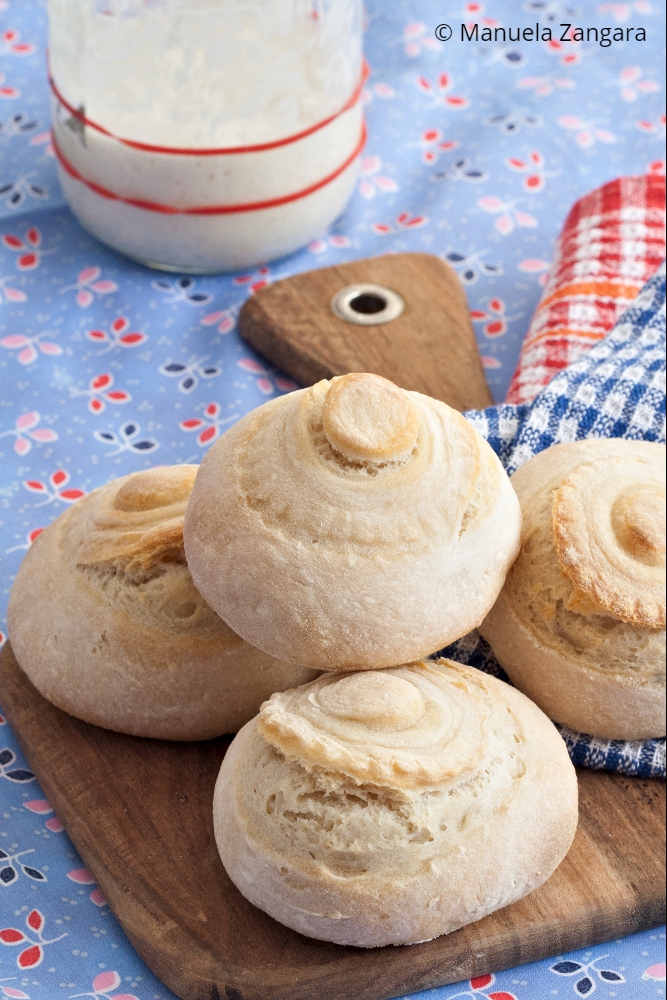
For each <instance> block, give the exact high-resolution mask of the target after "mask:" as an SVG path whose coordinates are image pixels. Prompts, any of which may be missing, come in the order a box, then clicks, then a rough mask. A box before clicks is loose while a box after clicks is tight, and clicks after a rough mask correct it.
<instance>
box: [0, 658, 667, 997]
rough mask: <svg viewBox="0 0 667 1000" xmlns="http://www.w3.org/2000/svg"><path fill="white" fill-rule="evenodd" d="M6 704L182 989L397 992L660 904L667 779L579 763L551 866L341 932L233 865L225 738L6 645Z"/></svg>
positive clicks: (171, 983) (453, 977)
mask: <svg viewBox="0 0 667 1000" xmlns="http://www.w3.org/2000/svg"><path fill="white" fill-rule="evenodd" d="M0 689H1V691H2V705H3V709H4V711H5V713H6V715H7V718H8V719H9V722H10V724H11V726H12V728H13V730H14V732H15V733H16V736H17V738H18V740H19V742H20V744H21V746H22V748H23V751H24V753H25V756H26V758H27V759H28V761H29V763H30V766H31V767H32V768H33V770H34V772H35V774H36V775H37V778H38V779H39V782H40V784H41V786H42V788H43V790H44V792H45V793H46V795H47V796H48V798H49V800H50V802H51V804H52V805H53V807H54V809H55V810H56V812H57V814H58V816H59V817H60V819H61V820H62V822H63V823H64V825H65V828H66V829H67V832H68V833H69V835H70V837H71V839H72V841H73V843H74V845H75V847H76V848H77V850H78V851H79V853H80V855H81V857H82V858H83V860H84V862H85V863H86V865H87V866H88V868H89V869H90V871H91V872H92V873H93V875H94V876H95V878H96V880H97V882H98V884H99V885H100V887H101V888H102V890H103V892H104V893H105V895H106V897H107V899H108V900H109V904H110V906H111V908H112V910H113V911H114V913H115V914H116V916H117V917H118V919H119V920H120V922H121V924H122V925H123V928H124V929H125V931H126V933H127V935H128V937H129V939H130V941H131V942H132V944H133V945H134V947H135V948H136V949H137V951H138V952H139V954H140V955H141V956H142V958H143V959H144V960H145V962H146V963H147V965H148V966H149V967H150V968H151V969H152V970H153V972H154V973H155V974H156V976H157V977H158V978H159V979H161V980H162V981H163V982H164V983H165V984H166V985H167V986H168V987H169V988H170V989H172V990H173V991H174V993H176V994H177V995H178V996H179V997H182V998H183V1000H313V998H314V997H317V998H318V1000H386V998H389V997H396V996H399V995H403V994H404V993H409V992H413V991H416V990H423V989H427V988H429V987H434V986H440V985H442V984H445V983H451V982H458V981H459V980H462V979H467V978H468V977H470V976H473V975H480V974H483V973H486V972H492V971H499V970H501V969H506V968H509V967H513V966H516V965H520V964H522V963H524V962H531V961H534V960H536V959H540V958H544V957H545V956H548V955H558V954H561V953H562V952H565V951H568V950H571V949H573V948H582V947H585V946H587V945H591V944H594V943H596V942H599V941H605V940H609V939H610V938H615V937H618V936H619V935H623V934H628V933H632V932H633V931H639V930H642V929H644V928H647V927H652V926H654V925H656V924H658V923H660V922H661V921H662V920H663V919H664V911H665V889H664V887H665V860H664V835H665V787H664V785H663V783H662V782H659V781H655V780H654V781H644V780H640V779H637V778H624V777H621V776H620V775H610V774H605V773H603V772H597V773H596V772H592V771H579V787H580V823H579V828H578V831H577V834H576V837H575V840H574V844H573V845H572V848H571V850H570V852H569V854H568V855H567V857H566V858H565V860H564V861H563V863H562V864H561V865H560V867H559V868H558V869H557V871H556V872H555V873H554V875H553V876H552V877H551V878H550V879H549V881H548V882H547V883H546V884H545V885H543V886H542V887H541V888H540V889H538V890H537V891H536V892H534V893H531V895H529V896H527V897H526V898H525V899H523V900H520V901H519V902H518V903H514V904H512V905H511V906H508V907H505V909H503V910H500V911H498V912H497V913H493V914H491V915H490V916H488V917H486V918H485V919H484V920H480V921H478V922H477V923H475V924H471V925H469V926H468V927H464V928H463V929H462V930H460V931H456V932H455V933H453V934H449V935H447V936H445V937H440V938H437V939H436V940H435V941H430V942H428V943H427V944H420V945H412V946H411V947H398V948H392V947H389V948H378V949H373V950H366V949H360V948H359V949H358V948H343V947H340V946H338V945H333V944H326V943H324V942H321V941H314V940H311V939H309V938H305V937H302V936H301V935H300V934H296V933H295V932H294V931H291V930H289V929H288V928H286V927H283V926H282V925H280V924H278V923H276V922H275V921H274V920H272V919H271V918H270V917H268V916H267V915H266V914H264V913H262V912H261V911H260V910H257V909H255V908H254V907H253V906H251V905H250V903H248V902H247V901H246V900H245V899H244V898H243V896H241V894H240V893H239V892H238V891H237V889H236V888H235V887H234V885H233V884H232V883H231V882H230V880H229V879H228V878H227V875H226V873H225V870H224V868H223V867H222V865H221V863H220V861H219V859H218V855H217V851H216V848H215V841H214V837H213V820H212V814H211V802H212V797H213V786H214V783H215V779H216V776H217V773H218V769H219V766H220V761H221V760H222V758H223V756H224V754H225V750H226V749H227V746H228V744H229V738H222V739H219V740H211V741H209V742H204V743H190V744H188V743H170V742H167V741H160V740H142V739H138V738H135V737H131V736H122V735H120V734H118V733H111V732H108V731H106V730H104V729H98V728H97V727H96V726H91V725H88V724H87V723H85V722H79V721H78V720H77V719H73V718H72V717H70V716H68V715H66V714H65V713H64V712H61V711H60V710H59V709H57V708H55V707H54V706H53V705H51V704H49V702H47V701H45V700H44V699H43V698H42V697H41V695H40V694H39V693H38V692H37V691H36V690H35V688H34V687H33V686H32V684H31V683H30V681H29V680H28V679H27V677H26V676H25V674H23V672H22V671H21V669H20V667H19V666H18V664H17V662H16V660H15V658H14V656H13V653H12V651H11V648H10V647H9V646H7V647H5V649H4V650H3V652H2V655H1V656H0Z"/></svg>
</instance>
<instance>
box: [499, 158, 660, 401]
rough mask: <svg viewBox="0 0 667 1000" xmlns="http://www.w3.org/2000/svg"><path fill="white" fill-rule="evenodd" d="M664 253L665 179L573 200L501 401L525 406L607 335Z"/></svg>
mask: <svg viewBox="0 0 667 1000" xmlns="http://www.w3.org/2000/svg"><path fill="white" fill-rule="evenodd" d="M664 256H665V178H664V177H660V176H655V175H649V176H646V177H620V178H618V180H615V181H610V182H609V183H608V184H605V185H604V186H603V187H601V188H597V190H595V191H591V193H590V194H587V195H585V197H583V198H581V199H580V200H579V201H578V202H576V203H575V205H574V207H573V208H572V210H571V212H570V214H569V215H568V217H567V220H566V222H565V226H564V227H563V231H562V233H561V234H560V236H559V238H558V241H557V243H556V252H555V255H554V259H553V262H552V265H551V269H550V272H549V279H548V281H547V284H546V288H545V290H544V294H543V296H542V299H541V301H540V304H539V305H538V307H537V309H536V310H535V315H534V316H533V320H532V323H531V325H530V329H529V331H528V333H527V335H526V339H525V340H524V342H523V346H522V348H521V354H520V355H519V363H518V365H517V369H516V371H515V373H514V376H513V377H512V382H511V384H510V387H509V392H508V394H507V402H508V403H529V402H531V400H533V399H534V398H535V396H536V395H537V393H538V392H539V391H540V390H541V389H542V388H544V386H545V385H546V384H547V383H548V382H550V381H551V379H552V378H553V376H554V375H555V374H556V373H557V372H558V371H560V370H561V368H566V367H567V366H568V365H570V364H572V363H573V362H574V361H577V360H578V359H579V358H580V357H581V356H582V355H583V354H585V353H586V351H588V350H590V348H591V347H593V345H594V344H595V343H597V341H599V340H601V339H602V338H603V337H605V336H606V335H607V334H608V333H609V331H610V330H611V328H612V327H613V326H614V324H615V323H616V321H617V319H618V318H619V317H620V315H621V313H623V312H625V310H626V309H627V307H628V305H629V304H630V302H631V301H632V299H634V297H635V296H636V295H637V294H638V293H639V291H640V289H641V288H642V287H643V285H644V284H645V283H646V281H648V279H649V278H650V277H651V275H652V274H654V273H655V271H656V270H657V269H658V267H659V265H660V263H661V261H662V259H663V258H664Z"/></svg>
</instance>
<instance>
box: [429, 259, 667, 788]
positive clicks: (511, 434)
mask: <svg viewBox="0 0 667 1000" xmlns="http://www.w3.org/2000/svg"><path fill="white" fill-rule="evenodd" d="M465 416H466V417H467V419H468V420H469V421H470V423H471V424H472V425H473V427H475V428H476V429H477V430H478V431H479V432H480V434H482V435H483V436H484V437H485V438H486V439H487V441H488V442H489V444H490V445H491V447H492V448H493V450H494V451H495V452H496V454H497V455H498V456H499V458H500V460H501V461H502V463H503V465H504V466H505V468H506V470H507V472H508V473H509V474H510V475H511V474H512V473H513V472H515V471H516V470H517V469H518V468H519V466H520V465H523V463H524V462H525V461H527V460H528V459H529V458H532V456H533V455H536V454H537V453H538V452H540V451H543V450H544V449H545V448H549V447H550V446H551V445H552V444H559V443H561V442H563V441H578V440H581V439H582V438H591V437H595V438H615V437H616V438H632V439H634V440H642V441H659V442H662V443H664V441H665V264H664V263H663V264H662V266H661V267H660V269H659V270H658V271H657V272H656V274H655V275H654V276H653V277H652V278H651V280H650V281H648V282H647V283H646V285H645V286H644V288H643V289H642V291H641V292H640V294H639V295H638V296H637V298H636V299H635V301H634V302H633V304H632V306H631V307H630V308H629V309H628V310H627V312H625V313H624V314H623V316H622V317H621V319H620V320H619V322H618V323H617V324H616V326H615V327H614V329H613V330H612V332H611V333H610V334H609V336H608V337H605V339H604V340H602V341H601V342H600V343H599V344H598V345H597V346H596V347H594V348H592V350H591V351H589V353H588V354H586V355H585V357H584V358H582V359H581V361H578V362H577V363H576V364H574V365H570V367H569V368H566V369H564V370H563V371H562V372H560V373H559V374H558V375H556V377H555V378H554V379H552V381H551V382H550V383H549V385H548V386H546V388H545V389H543V390H542V392H541V393H540V394H539V395H538V396H537V397H536V399H535V400H534V401H533V402H532V403H531V404H528V405H525V406H510V405H508V404H502V405H500V406H491V407H489V408H488V409H486V410H470V411H469V412H468V413H466V414H465ZM442 655H443V656H448V657H450V658H451V659H453V660H458V661H459V662H461V663H468V664H470V665H471V666H474V667H478V668H479V669H480V670H485V671H486V672H487V673H492V674H494V675H495V676H501V677H503V679H505V680H507V677H506V675H505V674H504V673H503V671H502V668H501V667H500V665H499V664H498V662H497V660H496V659H495V657H494V656H493V653H492V652H491V649H490V648H489V646H488V645H487V644H486V642H484V640H483V639H482V638H481V637H480V636H479V635H477V633H476V632H472V633H471V634H470V635H467V636H464V638H463V639H459V641H458V642H456V643H454V644H453V645H452V646H448V647H447V649H446V650H442ZM558 728H559V729H560V732H561V734H562V736H563V739H564V740H565V742H566V744H567V748H568V750H569V753H570V757H571V758H572V760H573V762H574V763H575V764H576V765H577V766H581V767H589V768H592V769H594V770H607V771H618V772H620V773H621V774H631V775H637V776H639V777H663V778H664V776H665V740H664V739H662V740H646V741H644V742H631V741H623V740H602V739H598V738H597V737H594V736H587V735H586V734H584V733H576V732H574V731H573V730H571V729H568V728H567V727H566V726H559V727H558Z"/></svg>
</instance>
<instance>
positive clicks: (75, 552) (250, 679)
mask: <svg viewBox="0 0 667 1000" xmlns="http://www.w3.org/2000/svg"><path fill="white" fill-rule="evenodd" d="M196 473H197V467H196V466H193V465H178V466H172V467H163V468H156V469H150V470H148V471H146V472H136V473H133V474H132V475H129V476H125V477H124V478H122V479H116V480H114V481H113V482H111V483H108V484H107V485H106V486H102V487H100V488H99V489H97V490H94V491H93V492H92V493H90V494H89V495H88V496H86V497H84V498H83V499H81V500H79V501H78V502H77V503H76V504H75V505H74V506H73V507H71V508H70V509H69V510H67V511H65V513H63V514H61V515H60V517H58V518H57V519H56V520H55V521H54V522H53V523H52V524H51V525H50V526H49V527H48V528H47V529H46V530H45V531H43V532H42V534H41V535H40V536H39V537H38V538H37V540H36V541H35V544H34V545H33V546H32V548H31V549H30V551H29V552H28V554H27V555H26V557H25V559H24V561H23V563H22V565H21V567H20V569H19V571H18V574H17V576H16V580H15V581H14V585H13V587H12V590H11V594H10V598H9V609H8V625H9V634H10V638H11V643H12V647H13V650H14V653H15V654H16V658H17V660H18V662H19V663H20V665H21V667H22V668H23V670H24V671H25V673H26V674H27V675H28V677H29V678H30V680H31V681H32V682H33V684H34V685H35V687H36V688H37V689H38V690H39V691H40V692H41V693H42V694H43V695H44V697H45V698H48V699H49V701H52V702H53V703H54V704H55V705H57V706H58V707H59V708H62V709H64V710H65V711H66V712H69V713H70V715H75V716H77V717H78V718H80V719H84V720H85V721H86V722H94V723H96V724H97V725H99V726H104V727H105V728H107V729H115V730H117V731H119V732H123V733H131V734H132V735H134V736H154V737H160V738H163V739H174V740H198V739H209V738H210V737H213V736H219V735H221V734H222V733H230V732H236V730H237V729H239V727H240V726H242V725H243V724H244V723H245V722H247V720H248V719H249V718H251V717H252V716H253V715H254V714H255V713H256V712H257V710H258V708H259V706H260V705H261V703H262V701H263V700H264V699H265V698H268V696H269V695H270V694H272V693H273V692H274V691H278V690H284V689H285V688H287V687H291V686H292V685H294V684H301V683H303V682H304V681H307V680H310V679H311V678H313V677H314V676H316V675H315V671H312V670H307V669H304V668H301V667H296V666H294V665H293V664H290V663H282V662H280V661H279V660H275V659H273V657H271V656H267V654H266V653H263V652H261V651H260V650H258V649H254V648H253V647H252V646H250V645H248V643H246V642H244V641H243V639H241V638H240V637H239V636H238V635H235V634H234V632H232V630H231V629H230V628H229V626H228V625H226V624H225V622H223V621H222V620H221V619H220V618H219V617H218V616H217V615H216V614H215V612H214V611H213V610H212V609H211V608H210V607H209V605H208V604H207V603H206V601H205V600H204V598H203V597H202V596H201V594H200V593H199V592H198V591H197V590H196V588H195V585H194V583H193V582H192V577H191V575H190V572H189V570H188V567H187V565H186V563H185V556H184V552H183V516H184V514H185V507H186V504H187V502H188V498H189V496H190V492H191V490H192V484H193V483H194V480H195V475H196Z"/></svg>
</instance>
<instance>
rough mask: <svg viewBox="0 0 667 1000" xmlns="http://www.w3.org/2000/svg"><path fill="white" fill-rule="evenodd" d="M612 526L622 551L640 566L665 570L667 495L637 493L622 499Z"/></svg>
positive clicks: (639, 491) (613, 512)
mask: <svg viewBox="0 0 667 1000" xmlns="http://www.w3.org/2000/svg"><path fill="white" fill-rule="evenodd" d="M611 518H612V525H613V527H614V532H615V534H616V537H617V538H618V540H619V542H620V543H621V545H622V547H623V548H624V549H625V550H626V551H627V552H629V553H630V554H631V555H632V556H634V558H635V559H639V560H640V562H645V563H648V564H649V565H650V566H662V567H664V566H665V494H664V493H660V492H659V491H658V490H636V491H633V492H631V493H629V494H626V495H625V496H621V497H619V498H618V500H617V501H616V503H615V504H614V506H613V509H612V514H611Z"/></svg>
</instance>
